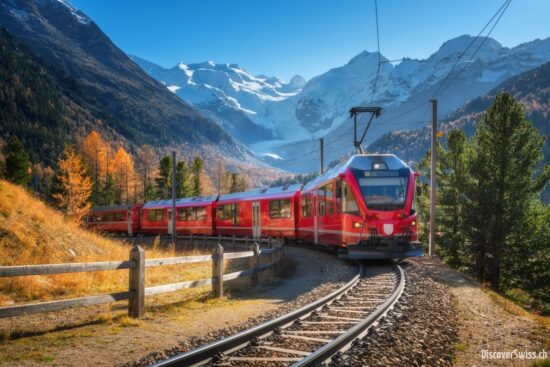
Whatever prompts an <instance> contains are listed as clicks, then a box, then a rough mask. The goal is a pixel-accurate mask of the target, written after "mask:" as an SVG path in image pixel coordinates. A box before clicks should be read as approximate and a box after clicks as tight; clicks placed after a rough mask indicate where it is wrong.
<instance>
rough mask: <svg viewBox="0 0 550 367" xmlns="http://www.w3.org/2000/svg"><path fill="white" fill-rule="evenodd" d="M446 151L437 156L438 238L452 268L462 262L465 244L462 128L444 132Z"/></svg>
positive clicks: (466, 153) (464, 157)
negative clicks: (439, 168)
mask: <svg viewBox="0 0 550 367" xmlns="http://www.w3.org/2000/svg"><path fill="white" fill-rule="evenodd" d="M447 147H448V149H447V150H444V151H443V152H442V154H441V156H440V162H441V171H442V172H441V176H440V177H438V191H439V196H440V200H439V202H438V209H437V210H438V221H439V224H440V227H441V231H443V232H444V235H443V236H441V238H440V248H441V250H442V251H441V252H442V256H443V257H444V258H445V259H446V261H447V262H448V263H449V265H451V266H452V267H455V268H456V267H459V266H461V265H462V264H463V259H462V256H461V255H462V253H463V252H464V251H463V249H462V247H463V246H464V243H465V236H464V233H463V227H464V221H463V216H464V206H465V196H464V192H465V189H466V184H467V181H468V174H467V159H468V152H469V151H468V146H467V141H466V135H465V134H464V132H463V131H462V130H453V131H451V132H449V134H448V135H447Z"/></svg>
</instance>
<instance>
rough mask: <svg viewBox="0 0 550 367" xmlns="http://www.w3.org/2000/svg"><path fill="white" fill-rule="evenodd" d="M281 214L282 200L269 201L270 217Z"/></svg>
mask: <svg viewBox="0 0 550 367" xmlns="http://www.w3.org/2000/svg"><path fill="white" fill-rule="evenodd" d="M280 215H281V200H271V201H269V217H270V218H279V217H280Z"/></svg>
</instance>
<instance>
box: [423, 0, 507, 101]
mask: <svg viewBox="0 0 550 367" xmlns="http://www.w3.org/2000/svg"><path fill="white" fill-rule="evenodd" d="M511 2H512V0H505V1H504V3H503V4H502V5H501V6H500V8H499V9H498V10H497V11H496V13H495V14H494V15H493V16H492V17H491V19H489V21H488V22H487V23H486V24H485V25H484V26H483V28H481V30H480V31H479V33H478V34H477V36H476V37H474V38H472V41H470V43H469V44H468V46H467V47H466V48H465V49H464V50H463V51H462V52H461V53H460V55H459V56H458V58H457V59H456V61H455V62H454V64H453V66H452V67H451V69H450V70H449V72H448V73H447V74H446V75H445V77H444V78H443V79H442V81H441V82H440V83H439V86H438V87H437V89H436V91H435V92H434V94H433V96H432V98H431V99H435V98H436V96H437V95H438V93H439V92H440V91H441V88H442V87H443V85H444V84H445V82H446V81H447V79H449V77H450V76H451V74H452V73H453V71H454V69H455V68H456V66H457V65H458V63H459V62H460V60H461V59H462V58H463V57H464V55H465V54H466V52H468V50H469V49H470V48H471V47H472V46H473V44H474V43H475V41H477V40H478V38H479V37H480V36H481V34H483V32H484V31H485V29H487V27H488V26H489V25H490V24H491V23H492V22H493V20H494V19H495V18H496V17H497V16H498V20H500V18H501V17H502V14H504V12H505V11H506V9H507V8H508V5H510V3H511ZM499 14H500V16H499ZM498 20H497V22H495V24H494V25H493V28H491V31H492V30H493V29H494V27H495V26H496V24H497V23H498ZM489 34H490V33H489ZM489 34H488V35H487V37H488V36H489ZM487 37H486V38H485V39H487ZM482 44H483V42H482ZM478 49H479V48H478ZM453 81H454V79H453ZM446 88H448V86H447V87H446ZM446 88H445V89H446Z"/></svg>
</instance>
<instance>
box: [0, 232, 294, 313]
mask: <svg viewBox="0 0 550 367" xmlns="http://www.w3.org/2000/svg"><path fill="white" fill-rule="evenodd" d="M179 237H180V238H181V237H183V236H179ZM187 237H190V238H191V241H192V238H193V236H187ZM199 238H200V239H203V238H206V236H202V237H199ZM211 238H212V239H215V240H220V237H211ZM236 240H237V238H235V237H233V238H229V239H227V238H226V241H232V243H233V244H235V242H236ZM245 241H246V243H247V244H248V239H246V240H245ZM220 242H221V241H220ZM259 242H260V241H259V240H258V241H254V242H252V243H251V244H250V246H248V247H249V249H250V250H248V251H241V252H230V253H224V248H223V247H222V246H221V244H219V243H218V245H217V246H214V248H213V250H212V254H211V255H200V256H180V257H167V258H159V259H145V251H144V250H143V249H142V248H141V247H140V246H135V247H133V248H132V250H131V251H130V256H129V260H127V261H104V262H91V263H67V264H44V265H17V266H0V277H15V276H28V275H50V274H66V273H81V272H92V271H106V270H124V269H128V270H129V287H128V291H126V292H118V293H110V294H102V295H93V296H87V297H79V298H70V299H64V300H55V301H48V302H40V303H30V304H28V303H27V304H19V305H13V306H4V307H0V318H3V317H13V316H20V315H28V314H34V313H41V312H49V311H58V310H63V309H67V308H76V307H84V306H92V305H99V304H104V303H110V302H117V301H124V300H128V314H129V316H131V317H134V318H140V317H142V316H143V314H144V312H145V296H152V295H157V294H162V293H167V292H175V291H178V290H181V289H186V288H195V287H201V286H206V285H212V291H213V293H214V295H215V296H216V297H222V296H223V282H226V281H230V280H233V279H237V278H241V277H245V276H251V282H252V284H253V285H255V284H256V283H257V282H258V273H260V272H262V271H265V270H268V269H270V268H273V267H275V266H277V264H278V263H279V262H280V260H281V259H282V256H283V251H284V249H283V244H284V240H282V239H276V240H271V239H265V240H262V242H264V243H267V244H268V246H270V248H264V249H261V250H260V245H259ZM267 255H270V256H271V258H270V260H271V262H270V263H268V264H263V265H260V261H259V257H260V256H267ZM241 258H250V266H249V268H248V269H245V270H241V271H237V272H233V273H229V274H224V270H225V268H224V261H225V260H233V259H241ZM210 261H211V262H212V277H211V278H209V279H200V280H191V281H186V282H179V283H171V284H163V285H158V286H153V287H145V269H146V268H149V267H156V266H167V265H177V264H190V263H198V262H210Z"/></svg>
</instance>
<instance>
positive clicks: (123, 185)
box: [114, 147, 136, 204]
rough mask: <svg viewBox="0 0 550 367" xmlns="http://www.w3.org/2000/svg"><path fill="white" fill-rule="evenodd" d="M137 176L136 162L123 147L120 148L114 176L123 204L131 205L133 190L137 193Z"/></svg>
mask: <svg viewBox="0 0 550 367" xmlns="http://www.w3.org/2000/svg"><path fill="white" fill-rule="evenodd" d="M135 175H136V172H135V168H134V160H133V159H132V157H131V156H130V154H128V153H127V152H126V150H125V149H124V148H123V147H120V148H118V150H117V152H116V154H115V159H114V176H115V182H116V183H117V185H118V188H119V192H120V202H121V203H126V204H129V203H130V197H131V190H134V191H135V184H134V181H135ZM134 196H135V195H134Z"/></svg>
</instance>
